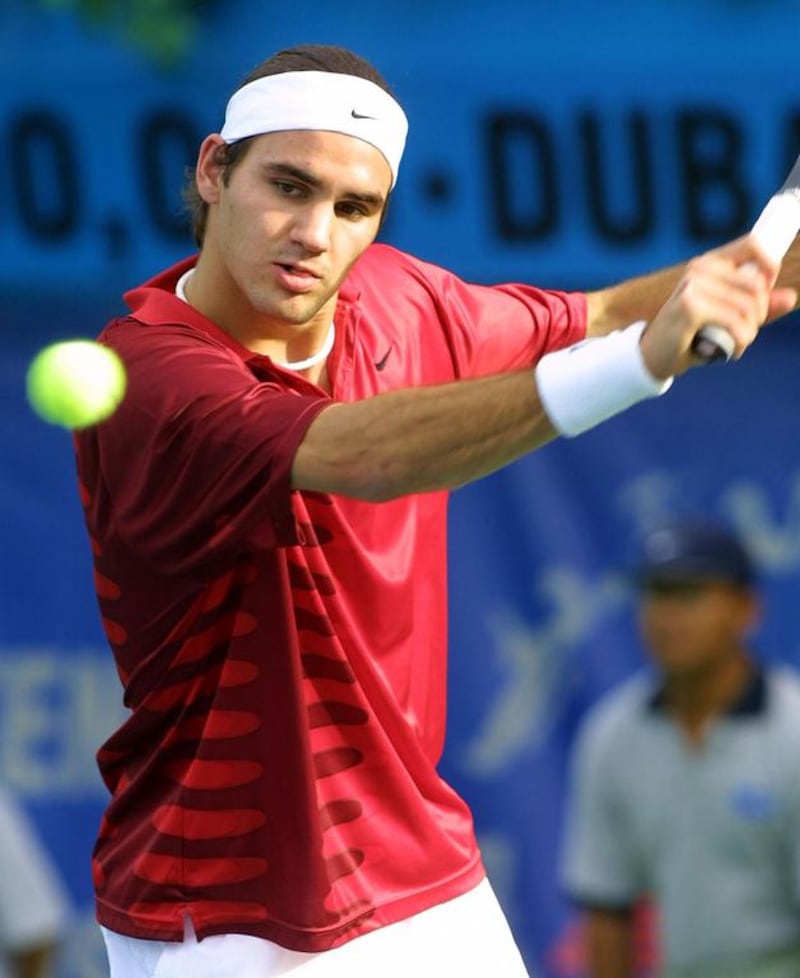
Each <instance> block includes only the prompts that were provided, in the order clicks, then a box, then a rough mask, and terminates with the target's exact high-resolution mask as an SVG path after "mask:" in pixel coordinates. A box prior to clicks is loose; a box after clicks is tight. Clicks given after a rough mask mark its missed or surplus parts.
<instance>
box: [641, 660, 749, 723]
mask: <svg viewBox="0 0 800 978" xmlns="http://www.w3.org/2000/svg"><path fill="white" fill-rule="evenodd" d="M665 705H666V691H665V689H664V685H663V683H659V685H658V686H657V687H656V688H655V690H654V691H653V692H652V694H651V695H650V696H649V698H648V700H647V709H648V710H649V711H652V712H655V713H662V712H663V711H664V709H665ZM766 708H767V679H766V676H765V674H764V670H763V669H762V668H761V667H759V666H755V667H754V668H753V672H752V675H751V676H750V680H749V681H748V683H747V685H746V686H745V688H744V689H743V690H742V692H741V695H740V696H739V697H738V699H737V700H735V701H734V702H733V703H732V704H731V705H730V706H729V707H728V709H727V710H726V711H725V713H724V714H723V716H726V717H734V718H735V717H757V716H761V715H762V714H763V713H764V712H765V710H766Z"/></svg>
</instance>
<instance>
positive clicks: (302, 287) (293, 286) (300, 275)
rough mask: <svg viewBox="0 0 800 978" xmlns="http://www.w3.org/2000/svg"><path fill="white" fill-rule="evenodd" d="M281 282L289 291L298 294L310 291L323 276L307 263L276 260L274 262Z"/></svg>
mask: <svg viewBox="0 0 800 978" xmlns="http://www.w3.org/2000/svg"><path fill="white" fill-rule="evenodd" d="M273 267H274V268H275V272H276V275H277V278H278V281H279V283H280V284H281V285H282V286H283V288H285V289H286V290H287V291H288V292H294V293H297V294H300V293H303V292H310V291H311V290H312V289H313V288H314V286H315V285H316V284H317V283H318V282H319V281H320V279H321V278H322V276H321V275H319V274H318V273H317V272H315V271H312V270H311V269H310V268H307V267H306V266H305V265H294V264H291V263H288V262H287V263H284V262H275V263H274V264H273Z"/></svg>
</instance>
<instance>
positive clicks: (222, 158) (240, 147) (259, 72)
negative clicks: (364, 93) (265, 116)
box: [183, 44, 394, 247]
mask: <svg viewBox="0 0 800 978" xmlns="http://www.w3.org/2000/svg"><path fill="white" fill-rule="evenodd" d="M287 71H331V72H334V73H336V74H341V75H355V76H356V77H357V78H365V79H366V80H367V81H371V82H374V84H376V85H378V86H379V87H380V88H382V89H383V90H384V91H385V92H388V93H389V95H392V96H393V97H394V93H393V92H392V90H391V88H390V87H389V85H388V84H387V82H386V80H385V79H384V77H383V76H382V75H381V73H380V72H379V71H378V69H377V68H376V67H375V66H374V65H373V64H371V63H370V62H369V61H367V60H366V59H365V58H362V57H360V55H357V54H354V53H353V52H352V51H349V50H348V49H347V48H343V47H339V46H338V45H335V44H301V45H298V46H297V47H292V48H286V49H284V50H283V51H278V53H277V54H273V55H272V57H271V58H267V60H266V61H262V62H261V64H259V65H256V67H255V68H253V70H252V71H251V72H250V73H249V74H248V75H247V77H246V78H245V79H244V80H243V81H242V82H241V84H240V85H239V86H238V88H237V89H236V91H238V90H239V89H240V88H244V86H245V85H247V84H249V83H250V82H252V81H255V80H256V79H257V78H266V77H267V76H269V75H282V74H284V73H285V72H287ZM254 138H255V137H253V136H249V137H247V138H246V139H240V140H238V141H237V142H235V143H230V144H227V145H224V146H220V147H219V148H218V149H217V162H218V163H219V164H220V165H221V166H222V167H223V174H222V180H223V183H225V184H226V185H227V183H228V181H229V180H230V177H231V174H232V173H233V171H234V169H235V168H236V166H237V164H238V163H240V162H241V161H242V160H243V159H244V156H245V154H246V153H247V150H248V149H249V147H250V145H251V143H252V140H253V139H254ZM186 176H187V182H186V185H185V187H184V190H183V200H184V203H185V205H186V208H187V210H188V212H189V215H190V218H191V227H192V234H193V235H194V240H195V242H196V243H197V245H198V247H202V245H203V238H204V237H205V232H206V222H207V220H208V204H207V203H206V202H205V201H204V200H203V198H202V197H201V196H200V194H199V192H198V189H197V183H196V181H195V175H194V170H193V169H192V170H187V174H186Z"/></svg>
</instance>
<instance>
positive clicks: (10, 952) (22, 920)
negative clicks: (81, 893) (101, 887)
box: [0, 788, 69, 978]
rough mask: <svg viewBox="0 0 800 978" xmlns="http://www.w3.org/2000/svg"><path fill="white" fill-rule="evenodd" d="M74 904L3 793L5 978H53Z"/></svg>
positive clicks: (0, 955) (0, 889)
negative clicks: (71, 907) (70, 906)
mask: <svg viewBox="0 0 800 978" xmlns="http://www.w3.org/2000/svg"><path fill="white" fill-rule="evenodd" d="M68 918H69V902H68V898H67V895H66V891H65V889H64V887H63V885H62V882H61V879H60V878H59V876H58V873H57V871H56V870H55V867H54V866H53V865H52V863H51V860H50V856H49V853H48V852H47V850H46V848H45V847H44V845H43V843H42V841H41V839H40V838H39V836H38V834H37V832H36V829H35V828H34V826H33V824H32V823H31V821H30V820H29V819H28V817H27V815H26V814H25V812H24V810H23V809H22V807H21V806H20V805H19V803H18V802H17V800H16V799H15V798H14V797H13V796H12V794H11V793H10V792H9V791H8V790H7V789H5V788H0V978H49V976H50V975H52V974H54V967H55V961H56V954H57V951H58V948H59V946H60V945H61V943H62V941H63V939H64V938H65V936H66V929H67V923H68Z"/></svg>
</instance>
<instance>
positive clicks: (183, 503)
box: [76, 245, 586, 951]
mask: <svg viewBox="0 0 800 978" xmlns="http://www.w3.org/2000/svg"><path fill="white" fill-rule="evenodd" d="M191 264H192V260H189V261H186V262H183V263H181V264H180V265H179V266H176V267H175V268H172V269H170V270H168V271H167V272H165V273H164V274H162V275H160V276H158V277H157V278H155V279H153V280H152V281H151V282H148V283H147V284H146V285H144V286H143V287H141V288H139V289H136V290H134V291H132V292H131V293H129V294H128V295H127V296H126V299H127V301H128V303H129V305H130V308H131V314H130V315H129V316H125V317H122V318H120V319H117V320H115V321H114V322H112V323H111V324H110V325H109V326H108V327H107V328H106V329H105V331H104V332H103V334H102V340H103V342H105V343H107V344H108V345H110V346H112V347H113V348H114V349H115V350H117V351H118V352H119V353H120V355H121V356H122V358H123V360H124V362H125V364H126V366H127V370H128V383H129V387H128V393H127V395H126V398H125V400H124V402H123V404H122V406H121V407H120V408H119V410H118V411H117V412H116V414H114V415H113V417H112V418H111V419H110V420H108V421H106V422H104V423H103V424H101V425H99V426H97V427H95V428H91V429H87V430H85V431H83V432H81V433H79V434H78V435H77V436H76V443H77V452H78V469H79V476H80V482H81V488H82V492H83V498H84V502H85V512H86V522H87V526H88V530H89V534H90V537H91V541H92V546H93V549H94V555H95V567H96V586H97V594H98V599H99V602H100V608H101V612H102V616H103V621H104V624H105V628H106V632H107V635H108V639H109V642H110V644H111V647H112V649H113V652H114V656H115V658H116V662H117V666H118V670H119V674H120V678H121V680H122V683H123V685H124V688H125V703H126V705H127V706H128V708H129V709H130V711H131V712H130V716H129V718H128V720H127V722H125V723H124V724H123V726H122V727H121V728H120V729H119V730H118V731H117V732H116V733H114V734H113V736H111V737H110V739H109V740H108V741H107V743H106V744H105V745H104V746H103V747H102V749H101V750H100V752H99V755H98V760H99V765H100V769H101V772H102V775H103V778H104V780H105V783H106V784H107V786H108V788H109V790H110V792H111V796H112V797H111V801H110V804H109V806H108V809H107V813H106V816H105V818H104V822H103V826H102V828H101V832H100V836H99V839H98V841H97V846H96V851H95V881H96V892H97V908H98V919H99V921H100V922H101V923H102V924H103V925H105V926H106V927H108V928H110V929H111V930H114V931H118V932H120V933H123V934H129V935H132V936H135V937H142V938H150V939H160V940H180V939H181V936H182V933H183V923H182V918H183V914H184V912H186V911H188V912H189V913H190V914H191V917H192V920H193V922H194V926H195V929H196V931H197V933H198V935H199V936H200V937H204V936H206V935H209V934H218V933H226V932H237V933H246V934H252V935H256V936H260V937H265V938H268V939H270V940H273V941H276V942H277V943H279V944H282V945H285V946H286V947H289V948H293V949H295V950H300V951H318V950H323V949H325V948H330V947H334V946H336V945H338V944H341V943H343V942H345V941H347V940H349V939H351V938H353V937H355V936H357V935H359V934H362V933H365V932H367V931H369V930H373V929H375V928H378V927H381V926H383V925H385V924H388V923H392V922H394V921H396V920H400V919H402V918H405V917H408V916H410V915H412V914H414V913H417V912H419V911H421V910H424V909H426V908H428V907H430V906H433V905H435V904H437V903H440V902H442V901H444V900H447V899H450V898H452V897H455V896H457V895H459V894H461V893H463V892H465V891H467V890H468V889H470V888H471V887H472V886H474V885H475V884H476V883H477V882H478V881H479V880H480V879H481V878H482V876H483V869H482V866H481V862H480V856H479V853H478V849H477V846H476V843H475V838H474V834H473V828H472V820H471V817H470V814H469V811H468V809H467V807H466V805H465V804H464V802H463V801H462V800H461V799H460V798H459V797H458V796H457V795H456V794H455V792H454V791H453V790H452V789H451V788H450V787H449V786H448V785H447V784H445V783H444V782H443V781H442V779H441V778H440V777H439V775H438V774H437V772H436V764H437V762H438V760H439V757H440V754H441V751H442V745H443V739H444V731H445V687H446V645H447V617H446V611H447V600H446V545H445V522H446V502H447V494H446V493H444V492H436V493H426V494H422V495H415V496H408V497H405V498H403V499H398V500H395V501H392V502H387V503H380V504H373V503H367V502H360V501H358V500H354V499H345V498H342V497H338V496H331V495H324V494H320V493H307V492H296V491H292V490H291V487H290V470H291V465H292V459H293V456H294V453H295V450H296V448H297V446H298V444H299V443H300V441H301V440H302V438H303V436H304V433H305V431H306V429H307V428H308V426H309V424H310V423H311V422H312V420H313V419H314V417H315V416H316V415H317V413H318V412H319V411H321V410H323V409H324V408H325V406H326V405H327V404H329V403H330V402H331V400H336V401H355V400H359V399H361V398H365V397H370V396H371V395H373V394H377V393H379V392H381V391H386V390H390V389H393V388H398V387H408V386H413V385H420V384H436V383H443V382H447V381H452V380H454V379H456V378H463V377H475V376H480V375H486V374H493V373H498V372H501V371H508V370H512V369H515V368H521V367H524V366H529V365H531V364H533V363H534V362H535V361H536V360H537V359H538V358H539V357H540V356H541V355H542V354H543V353H544V352H545V351H547V350H551V349H555V348H558V347H562V346H565V345H568V344H570V343H572V342H574V341H576V340H578V339H580V338H581V337H582V336H583V335H584V332H585V319H586V312H585V308H586V307H585V300H584V298H583V296H581V295H578V294H574V295H569V294H564V293H556V292H543V291H540V290H537V289H533V288H529V287H524V286H519V285H508V286H499V287H494V288H488V287H482V286H474V285H467V284H465V283H463V282H461V281H460V280H459V279H457V278H456V277H455V276H453V275H451V274H449V273H447V272H445V271H444V270H442V269H439V268H436V267H434V266H431V265H428V264H425V263H423V262H420V261H418V260H416V259H414V258H412V257H410V256H408V255H405V254H403V253H401V252H398V251H396V250H394V249H391V248H389V247H386V246H380V245H376V246H373V247H372V248H370V249H369V250H368V251H367V252H366V253H365V254H364V256H363V257H362V258H361V259H360V260H359V261H358V262H357V264H356V266H355V267H354V269H353V270H352V272H351V273H350V275H349V277H348V279H347V281H346V283H345V285H344V286H343V288H342V290H341V293H340V299H339V303H338V307H337V311H336V326H337V336H336V344H335V347H334V350H333V352H332V354H331V356H330V358H329V361H328V367H329V375H330V382H331V385H332V393H331V394H330V395H328V394H327V393H326V392H324V391H323V390H321V389H319V388H318V387H316V386H315V385H312V384H310V383H308V382H306V381H304V380H303V379H302V378H300V377H298V376H296V375H295V374H293V373H291V372H290V371H286V370H283V369H281V368H279V367H277V366H275V365H274V364H273V363H272V362H271V361H270V360H269V359H268V358H266V357H263V356H259V355H257V354H255V353H252V352H251V351H249V350H247V349H245V348H243V347H241V346H239V345H238V344H237V343H236V342H235V341H234V340H233V339H232V338H231V337H230V336H229V335H228V334H226V333H225V332H223V331H222V330H220V329H218V328H217V327H216V326H215V325H214V324H213V323H211V322H210V321H208V320H207V319H205V318H204V317H203V316H201V315H200V314H199V313H198V312H196V311H195V310H194V309H192V308H191V307H190V306H188V305H186V304H185V303H184V302H182V301H181V300H179V299H178V298H176V297H175V295H174V287H175V283H176V281H177V279H178V277H179V275H180V274H181V273H182V272H183V271H184V270H185V269H186V268H188V267H190V265H191Z"/></svg>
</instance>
